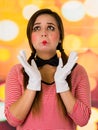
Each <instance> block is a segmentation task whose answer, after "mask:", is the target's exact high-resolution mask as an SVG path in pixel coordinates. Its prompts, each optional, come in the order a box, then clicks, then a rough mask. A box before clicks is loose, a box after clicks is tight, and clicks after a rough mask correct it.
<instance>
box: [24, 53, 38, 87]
mask: <svg viewBox="0 0 98 130" xmlns="http://www.w3.org/2000/svg"><path fill="white" fill-rule="evenodd" d="M35 53H36V51H35V52H32V53H31V56H30V57H29V59H28V63H29V64H30V65H31V60H32V59H34V56H35ZM22 72H23V78H24V81H23V83H24V88H26V86H27V84H28V80H29V76H28V75H27V73H26V72H25V70H24V68H22Z"/></svg>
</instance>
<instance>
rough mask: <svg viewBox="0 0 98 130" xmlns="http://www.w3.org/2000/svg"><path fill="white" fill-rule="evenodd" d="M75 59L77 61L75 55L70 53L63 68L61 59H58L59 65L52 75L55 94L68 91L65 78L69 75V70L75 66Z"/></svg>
mask: <svg viewBox="0 0 98 130" xmlns="http://www.w3.org/2000/svg"><path fill="white" fill-rule="evenodd" d="M77 59H78V56H77V53H76V52H71V53H70V55H69V58H68V61H67V63H66V64H65V65H64V66H63V62H62V59H61V58H59V65H58V67H57V70H56V72H55V75H54V80H55V84H56V92H57V93H61V92H64V91H68V90H69V86H68V83H67V81H66V78H67V76H68V75H69V74H70V73H71V69H72V68H73V66H74V65H75V63H76V61H77Z"/></svg>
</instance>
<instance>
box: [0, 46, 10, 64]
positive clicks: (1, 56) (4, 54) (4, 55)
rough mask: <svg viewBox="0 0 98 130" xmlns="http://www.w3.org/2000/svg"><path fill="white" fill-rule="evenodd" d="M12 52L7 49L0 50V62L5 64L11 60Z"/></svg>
mask: <svg viewBox="0 0 98 130" xmlns="http://www.w3.org/2000/svg"><path fill="white" fill-rule="evenodd" d="M10 56H11V54H10V51H9V50H8V49H5V48H0V62H5V61H7V60H9V59H10Z"/></svg>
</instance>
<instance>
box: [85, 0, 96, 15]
mask: <svg viewBox="0 0 98 130" xmlns="http://www.w3.org/2000/svg"><path fill="white" fill-rule="evenodd" d="M84 5H85V9H86V14H88V15H89V16H92V17H98V0H86V1H85V2H84Z"/></svg>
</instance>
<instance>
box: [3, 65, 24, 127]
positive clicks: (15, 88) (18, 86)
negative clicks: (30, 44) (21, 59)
mask: <svg viewBox="0 0 98 130" xmlns="http://www.w3.org/2000/svg"><path fill="white" fill-rule="evenodd" d="M22 79H23V76H22V73H21V66H20V65H15V66H13V67H12V69H11V70H10V72H9V73H8V76H7V78H6V86H5V116H6V118H7V121H8V123H9V124H11V125H12V126H14V127H15V126H17V125H19V124H21V123H22V122H23V121H20V120H18V119H16V118H15V117H14V116H13V115H12V113H11V112H10V110H9V108H10V106H11V104H13V103H14V102H15V101H17V100H18V98H19V97H20V96H21V95H22V91H23V90H22V81H23V80H22Z"/></svg>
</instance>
